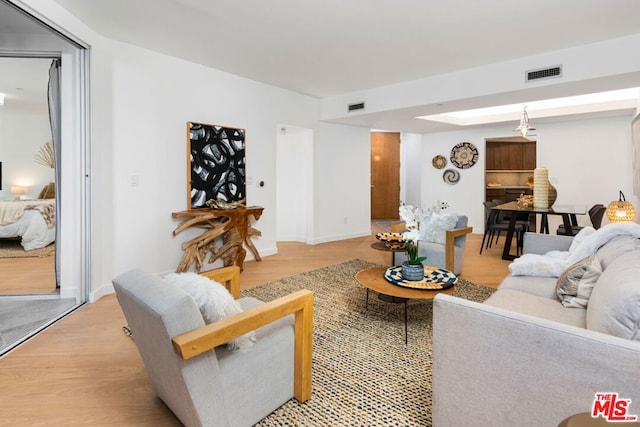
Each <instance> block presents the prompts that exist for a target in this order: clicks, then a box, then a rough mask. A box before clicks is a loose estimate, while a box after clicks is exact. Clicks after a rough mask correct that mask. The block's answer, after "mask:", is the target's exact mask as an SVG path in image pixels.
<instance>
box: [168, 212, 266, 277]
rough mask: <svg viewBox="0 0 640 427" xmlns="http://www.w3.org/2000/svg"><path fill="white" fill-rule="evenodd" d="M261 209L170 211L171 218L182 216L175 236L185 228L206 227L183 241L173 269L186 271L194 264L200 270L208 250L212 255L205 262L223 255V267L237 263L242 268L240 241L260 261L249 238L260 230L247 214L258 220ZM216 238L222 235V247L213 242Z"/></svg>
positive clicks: (242, 259)
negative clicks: (254, 226) (199, 233)
mask: <svg viewBox="0 0 640 427" xmlns="http://www.w3.org/2000/svg"><path fill="white" fill-rule="evenodd" d="M263 210H264V208H262V207H260V206H250V207H246V206H239V207H237V208H235V209H209V208H200V209H190V210H186V211H182V212H174V213H172V214H171V216H172V217H173V218H176V219H183V221H182V222H181V223H180V225H179V226H178V227H177V228H176V229H175V230H173V235H174V236H176V235H178V233H180V232H181V231H183V230H186V229H188V228H202V229H204V230H205V231H204V232H203V233H202V234H201V235H200V236H198V237H196V238H193V239H191V240H189V241H187V242H184V243H183V244H182V249H183V250H184V254H183V256H182V261H180V265H178V268H177V270H176V271H177V272H179V273H181V272H185V271H188V270H189V268H190V267H191V264H195V269H196V271H198V272H199V271H200V269H201V268H202V264H203V261H204V259H205V257H206V256H207V253H208V252H211V257H210V258H209V260H208V261H207V262H209V263H212V262H214V261H216V260H217V259H218V258H222V259H223V261H224V265H225V266H229V265H237V266H238V267H240V269H241V270H242V268H243V265H244V258H245V256H246V255H247V251H246V250H245V249H244V247H243V244H246V245H247V247H248V248H249V250H251V252H252V253H253V255H254V257H255V259H256V261H261V260H262V258H260V254H259V253H258V250H257V249H256V247H255V246H254V244H253V242H252V241H251V237H253V236H261V235H262V233H260V231H258V230H256V229H255V228H253V227H252V226H251V224H250V220H249V217H250V216H252V217H253V218H254V219H255V221H257V220H259V219H260V216H261V215H262V211H263ZM219 237H221V238H222V242H223V244H222V246H218V244H217V243H216V239H217V238H219Z"/></svg>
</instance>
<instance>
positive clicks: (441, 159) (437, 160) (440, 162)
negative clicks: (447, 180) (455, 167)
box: [431, 154, 447, 169]
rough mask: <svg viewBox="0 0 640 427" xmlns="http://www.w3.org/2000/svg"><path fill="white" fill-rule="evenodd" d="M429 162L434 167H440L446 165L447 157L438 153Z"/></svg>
mask: <svg viewBox="0 0 640 427" xmlns="http://www.w3.org/2000/svg"><path fill="white" fill-rule="evenodd" d="M431 164H432V165H433V167H434V168H436V169H442V168H443V167H445V166H446V165H447V158H446V157H445V156H441V155H439V154H438V155H437V156H435V157H434V158H433V159H431Z"/></svg>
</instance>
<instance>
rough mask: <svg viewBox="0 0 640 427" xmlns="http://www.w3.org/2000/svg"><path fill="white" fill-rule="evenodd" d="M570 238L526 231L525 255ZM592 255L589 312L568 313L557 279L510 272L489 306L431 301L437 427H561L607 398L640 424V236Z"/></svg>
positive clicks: (564, 245)
mask: <svg viewBox="0 0 640 427" xmlns="http://www.w3.org/2000/svg"><path fill="white" fill-rule="evenodd" d="M639 227H640V226H639ZM571 241H572V238H571V237H565V236H551V235H540V234H533V233H527V234H526V235H525V241H524V252H525V253H537V254H544V253H546V252H548V251H549V250H552V249H557V250H560V251H566V250H568V248H569V246H570V245H571ZM596 259H597V260H598V261H599V262H600V265H601V267H602V270H603V272H602V274H601V275H600V276H599V278H598V280H597V282H596V284H595V286H594V287H593V292H592V293H591V296H590V298H589V300H588V305H587V307H586V308H567V307H563V306H562V305H561V303H560V302H559V300H558V298H557V297H556V282H557V278H555V277H531V276H512V275H509V276H507V278H505V280H504V281H503V282H502V283H501V284H500V286H499V288H498V290H497V291H496V292H495V293H494V294H493V295H492V296H491V297H490V298H489V299H488V300H487V301H485V302H484V303H483V304H479V303H476V302H471V301H468V300H464V299H461V298H456V297H452V296H450V295H438V296H437V297H436V298H435V300H434V314H433V425H434V426H435V427H444V426H456V427H457V426H471V425H473V426H491V427H500V426H505V427H506V426H535V427H541V426H542V427H544V426H557V425H558V424H559V423H560V422H561V421H562V420H564V419H565V418H567V417H569V416H571V415H573V414H576V413H582V412H591V410H592V405H593V402H594V399H595V393H605V392H616V393H618V395H619V398H621V399H623V398H624V399H631V404H630V405H629V407H628V409H629V414H630V415H638V416H639V419H640V240H639V239H638V238H636V237H631V236H627V237H619V238H615V239H613V240H611V241H610V242H609V243H607V244H606V245H604V246H602V247H601V248H600V249H598V250H597V253H596Z"/></svg>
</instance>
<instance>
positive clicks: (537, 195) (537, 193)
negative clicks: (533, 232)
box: [533, 168, 549, 209]
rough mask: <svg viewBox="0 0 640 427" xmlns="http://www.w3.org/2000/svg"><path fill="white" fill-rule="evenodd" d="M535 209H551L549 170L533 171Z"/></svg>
mask: <svg viewBox="0 0 640 427" xmlns="http://www.w3.org/2000/svg"><path fill="white" fill-rule="evenodd" d="M533 207H534V208H537V209H546V208H548V207H549V171H548V170H547V168H536V169H535V170H534V171H533Z"/></svg>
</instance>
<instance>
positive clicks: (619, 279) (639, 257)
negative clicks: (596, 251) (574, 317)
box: [587, 250, 640, 341]
mask: <svg viewBox="0 0 640 427" xmlns="http://www.w3.org/2000/svg"><path fill="white" fill-rule="evenodd" d="M639 276H640V250H636V251H633V252H630V253H627V254H625V255H622V256H620V257H619V258H618V259H616V260H614V261H612V262H611V263H610V264H609V266H608V267H607V268H606V269H605V270H604V272H603V273H602V275H601V276H600V278H599V279H598V281H597V282H596V286H595V287H594V288H593V292H592V293H591V298H590V299H589V305H588V306H587V329H591V330H594V331H598V332H603V333H605V334H610V335H614V336H617V337H621V338H627V339H630V340H634V341H640V285H639V282H638V280H639V279H638V277H639Z"/></svg>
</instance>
